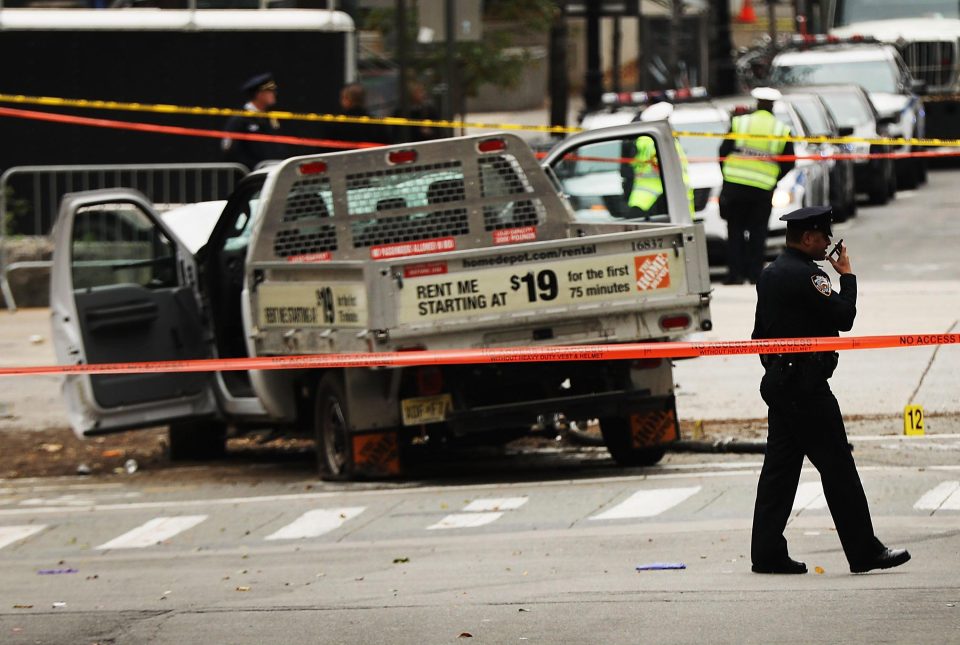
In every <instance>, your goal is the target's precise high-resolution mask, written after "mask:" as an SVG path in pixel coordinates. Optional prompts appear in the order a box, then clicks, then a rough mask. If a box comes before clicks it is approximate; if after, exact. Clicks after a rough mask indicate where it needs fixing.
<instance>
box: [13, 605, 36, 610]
mask: <svg viewBox="0 0 960 645" xmlns="http://www.w3.org/2000/svg"><path fill="white" fill-rule="evenodd" d="M13 608H14V609H33V605H14V606H13Z"/></svg>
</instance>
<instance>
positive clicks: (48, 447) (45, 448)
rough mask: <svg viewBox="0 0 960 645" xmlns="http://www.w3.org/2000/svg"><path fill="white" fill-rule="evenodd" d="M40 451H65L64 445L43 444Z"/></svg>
mask: <svg viewBox="0 0 960 645" xmlns="http://www.w3.org/2000/svg"><path fill="white" fill-rule="evenodd" d="M39 449H40V450H42V451H44V452H60V451H61V450H63V444H62V443H41V444H40V447H39Z"/></svg>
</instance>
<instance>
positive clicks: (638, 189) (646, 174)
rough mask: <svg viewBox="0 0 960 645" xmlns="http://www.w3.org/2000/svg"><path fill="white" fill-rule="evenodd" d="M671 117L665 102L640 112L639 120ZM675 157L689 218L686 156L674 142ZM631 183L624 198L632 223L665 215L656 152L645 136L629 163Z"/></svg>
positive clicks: (690, 198) (638, 143)
mask: <svg viewBox="0 0 960 645" xmlns="http://www.w3.org/2000/svg"><path fill="white" fill-rule="evenodd" d="M671 114H673V105H671V104H670V103H667V102H665V101H661V102H660V103H654V104H653V105H651V106H650V107H648V108H647V109H645V110H644V111H643V113H642V114H641V115H640V120H641V121H644V122H650V121H663V120H665V119H667V118H668V117H669V116H670V115H671ZM674 145H676V148H677V154H678V155H680V165H681V167H682V169H683V176H682V179H683V185H684V186H686V188H687V200H688V202H689V207H690V216H691V217H693V189H692V188H690V177H689V175H688V171H687V155H686V154H684V152H683V148H681V147H680V144H679V143H678V142H677V141H676V139H674ZM631 166H632V170H633V183H632V186H631V189H630V194H629V195H628V196H627V206H629V208H630V217H631V218H634V219H649V218H650V216H651V215H663V214H665V213H666V212H667V204H666V197H665V196H664V192H663V180H662V179H661V177H660V162H659V161H658V159H657V148H656V146H655V145H654V142H653V139H652V138H651V137H648V136H645V135H644V136H640V137H637V140H636V153H635V154H634V156H633V161H632V163H631Z"/></svg>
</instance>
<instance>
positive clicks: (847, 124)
mask: <svg viewBox="0 0 960 645" xmlns="http://www.w3.org/2000/svg"><path fill="white" fill-rule="evenodd" d="M821 96H822V97H823V101H824V103H826V104H827V107H828V108H830V112H831V113H832V114H833V118H834V119H835V120H836V121H837V125H839V126H840V127H841V128H855V127H857V126H859V125H862V124H864V123H866V122H868V121H870V120H871V119H872V118H873V115H872V114H870V110H869V108H867V106H866V105H864V103H863V101H862V100H861V99H860V97H859V96H857V95H856V94H840V93H833V92H825V93H823V94H821Z"/></svg>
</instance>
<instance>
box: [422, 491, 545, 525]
mask: <svg viewBox="0 0 960 645" xmlns="http://www.w3.org/2000/svg"><path fill="white" fill-rule="evenodd" d="M528 499H529V498H528V497H483V498H480V499H475V500H473V501H472V502H470V503H469V504H467V505H466V506H464V507H463V512H462V513H451V514H450V515H447V516H446V517H445V518H443V519H442V520H440V521H439V522H437V523H436V524H431V525H430V526H428V527H427V530H428V531H436V530H441V529H471V528H476V527H478V526H483V525H484V524H490V523H492V522H496V521H497V520H499V519H500V518H501V517H503V512H504V511H515V510H517V509H518V508H520V507H521V506H523V505H524V504H526V503H527V500H528Z"/></svg>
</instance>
